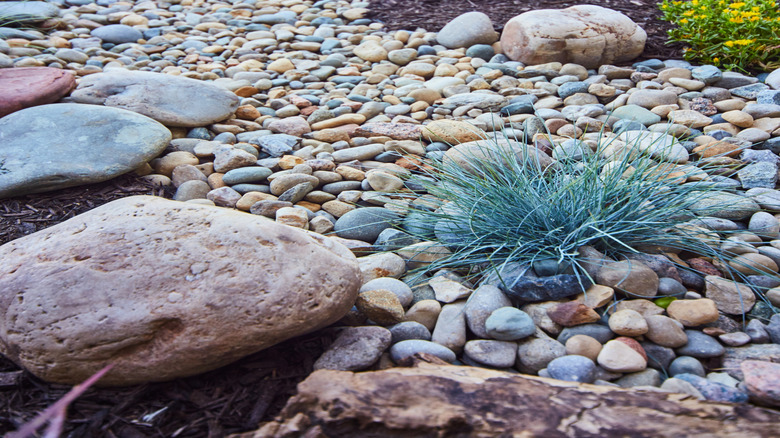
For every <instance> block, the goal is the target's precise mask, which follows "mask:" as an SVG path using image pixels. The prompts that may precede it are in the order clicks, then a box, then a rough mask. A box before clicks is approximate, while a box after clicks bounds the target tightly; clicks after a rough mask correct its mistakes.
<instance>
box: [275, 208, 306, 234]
mask: <svg viewBox="0 0 780 438" xmlns="http://www.w3.org/2000/svg"><path fill="white" fill-rule="evenodd" d="M276 222H279V223H281V224H284V225H289V226H291V227H296V228H303V229H304V230H308V229H309V217H308V215H307V214H306V212H305V211H303V210H301V209H300V208H295V207H282V208H280V209H278V210H276Z"/></svg>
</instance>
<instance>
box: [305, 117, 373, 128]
mask: <svg viewBox="0 0 780 438" xmlns="http://www.w3.org/2000/svg"><path fill="white" fill-rule="evenodd" d="M365 121H366V116H364V115H363V114H342V115H340V116H338V117H334V118H332V119H328V120H323V121H321V122H317V123H315V124H313V125H311V129H313V130H315V131H317V130H320V129H328V128H335V127H337V126H343V125H349V124H357V125H359V124H361V123H363V122H365Z"/></svg>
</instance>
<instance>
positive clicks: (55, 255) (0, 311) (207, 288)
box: [0, 196, 361, 386]
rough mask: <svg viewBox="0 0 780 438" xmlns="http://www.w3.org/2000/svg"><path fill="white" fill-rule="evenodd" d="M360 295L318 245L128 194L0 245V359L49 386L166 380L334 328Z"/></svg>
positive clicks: (348, 270) (287, 231)
mask: <svg viewBox="0 0 780 438" xmlns="http://www.w3.org/2000/svg"><path fill="white" fill-rule="evenodd" d="M302 260H305V263H301V261H302ZM360 284H361V283H360V272H359V270H358V264H357V260H356V259H355V257H354V256H353V255H352V253H351V252H350V251H349V250H348V249H347V248H346V247H344V246H342V245H341V244H338V243H336V242H334V241H332V240H331V239H329V238H327V237H324V236H321V235H318V234H314V233H308V232H305V231H302V230H298V229H294V228H291V227H287V226H284V225H280V224H277V223H275V222H273V221H270V220H268V219H265V218H263V217H260V216H256V215H249V214H246V213H243V212H239V211H235V210H229V209H224V208H217V207H210V206H203V205H194V204H187V203H182V202H176V201H170V200H166V199H163V198H157V197H151V196H133V197H129V198H124V199H120V200H117V201H113V202H110V203H108V204H105V205H103V206H101V207H98V208H96V209H94V210H91V211H89V212H87V213H84V214H82V215H79V216H76V217H74V218H73V219H70V220H68V221H66V222H63V223H61V224H58V225H55V226H53V227H51V228H48V229H46V230H43V231H39V232H37V233H34V234H31V235H29V236H25V237H22V238H20V239H17V240H14V241H11V242H9V243H7V244H5V245H3V246H0V353H2V354H3V355H5V356H6V357H7V358H9V359H11V360H13V361H14V362H16V363H17V364H19V365H20V366H22V367H24V368H26V369H27V370H29V371H30V372H32V373H33V374H35V375H36V376H38V377H40V378H42V379H44V380H47V381H51V382H58V383H65V384H76V383H79V382H81V381H83V380H84V379H86V378H87V377H89V376H90V375H92V374H93V373H95V372H96V371H97V370H99V369H101V368H103V367H104V366H106V365H108V364H110V363H113V364H114V368H113V369H112V370H111V371H110V372H109V373H108V374H107V375H106V376H105V377H104V378H103V379H101V381H100V384H101V385H107V386H117V385H131V384H138V383H143V382H149V381H164V380H169V379H174V378H177V377H183V376H190V375H194V374H199V373H202V372H205V371H209V370H212V369H215V368H217V367H220V366H223V365H226V364H228V363H230V362H232V361H235V360H237V359H239V358H241V357H243V356H246V355H248V354H252V353H255V352H257V351H260V350H263V349H265V348H268V347H270V346H272V345H274V344H277V343H279V342H282V341H284V340H286V339H290V338H292V337H295V336H298V335H302V334H304V333H308V332H311V331H314V330H317V329H319V328H322V327H325V326H327V325H329V324H332V323H333V322H335V321H337V320H339V319H340V318H341V317H342V316H344V315H345V314H346V313H347V311H349V309H350V308H351V307H352V305H353V303H354V302H355V299H356V297H357V293H358V290H359V288H360Z"/></svg>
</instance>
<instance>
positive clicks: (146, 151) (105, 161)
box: [0, 103, 171, 199]
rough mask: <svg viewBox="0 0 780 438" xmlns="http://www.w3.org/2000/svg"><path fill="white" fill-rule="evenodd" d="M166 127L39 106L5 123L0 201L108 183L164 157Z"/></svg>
mask: <svg viewBox="0 0 780 438" xmlns="http://www.w3.org/2000/svg"><path fill="white" fill-rule="evenodd" d="M170 141H171V132H170V131H169V130H168V128H166V127H165V126H163V125H161V124H160V123H158V122H155V121H154V120H152V119H150V118H148V117H146V116H142V115H140V114H137V113H134V112H131V111H126V110H123V109H119V108H108V107H103V106H96V105H82V104H76V103H55V104H50V105H41V106H35V107H32V108H27V109H23V110H21V111H17V112H15V113H12V114H9V115H7V116H5V117H3V118H2V119H0V199H2V198H5V197H10V196H18V195H24V194H28V193H40V192H46V191H50V190H56V189H62V188H66V187H73V186H78V185H82V184H90V183H96V182H101V181H106V180H109V179H111V178H114V177H116V176H118V175H122V174H124V173H127V172H130V171H132V170H133V169H136V168H137V167H138V166H140V165H141V164H143V163H145V162H147V161H149V160H151V159H152V158H154V157H156V156H157V155H159V154H160V153H161V152H162V151H163V150H164V149H165V147H166V146H167V145H168V143H169V142H170Z"/></svg>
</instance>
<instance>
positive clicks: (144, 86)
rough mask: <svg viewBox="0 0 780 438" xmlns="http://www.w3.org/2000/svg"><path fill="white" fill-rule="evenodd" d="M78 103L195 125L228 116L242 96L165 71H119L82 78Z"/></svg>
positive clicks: (76, 96) (76, 95)
mask: <svg viewBox="0 0 780 438" xmlns="http://www.w3.org/2000/svg"><path fill="white" fill-rule="evenodd" d="M71 97H72V98H73V100H74V101H75V102H78V103H89V104H93V105H105V106H112V107H117V108H123V109H127V110H130V111H135V112H137V113H139V114H143V115H145V116H149V117H151V118H153V119H155V120H157V121H158V122H160V123H163V124H165V125H166V126H179V127H185V128H192V127H198V126H206V125H210V124H212V123H215V122H219V121H220V120H224V119H226V118H228V117H229V116H230V115H231V114H233V112H234V111H235V110H236V108H238V96H236V95H235V94H233V93H232V92H230V91H229V90H226V89H224V88H222V87H219V86H217V85H214V84H210V83H208V82H204V81H198V80H195V79H190V78H185V77H179V76H172V75H167V74H163V73H153V72H144V71H130V70H117V71H110V72H108V73H97V74H94V75H89V76H85V77H83V78H81V80H80V82H79V86H78V88H76V90H75V91H74V92H73V93H71Z"/></svg>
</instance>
